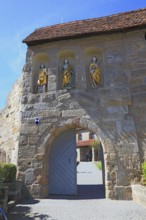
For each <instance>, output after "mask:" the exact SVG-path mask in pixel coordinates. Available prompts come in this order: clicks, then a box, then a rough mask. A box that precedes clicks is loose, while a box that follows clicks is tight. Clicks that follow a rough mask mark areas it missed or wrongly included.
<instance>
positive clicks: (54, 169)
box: [49, 129, 77, 195]
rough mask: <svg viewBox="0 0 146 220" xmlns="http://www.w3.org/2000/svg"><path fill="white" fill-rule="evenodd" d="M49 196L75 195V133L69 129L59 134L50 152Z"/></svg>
mask: <svg viewBox="0 0 146 220" xmlns="http://www.w3.org/2000/svg"><path fill="white" fill-rule="evenodd" d="M49 167H50V174H49V194H59V195H76V194H77V180H76V133H75V129H69V130H67V131H64V132H62V133H61V134H59V135H58V136H57V137H56V139H55V141H54V142H53V144H52V147H51V152H50V164H49Z"/></svg>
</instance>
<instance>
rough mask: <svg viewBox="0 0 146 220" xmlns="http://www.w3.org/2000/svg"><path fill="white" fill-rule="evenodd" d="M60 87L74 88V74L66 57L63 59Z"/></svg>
mask: <svg viewBox="0 0 146 220" xmlns="http://www.w3.org/2000/svg"><path fill="white" fill-rule="evenodd" d="M62 87H63V88H66V89H72V88H75V75H74V72H73V68H72V66H71V65H70V64H69V60H68V59H65V60H64V63H63V67H62Z"/></svg>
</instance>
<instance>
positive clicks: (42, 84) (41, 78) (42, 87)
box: [37, 64, 48, 92]
mask: <svg viewBox="0 0 146 220" xmlns="http://www.w3.org/2000/svg"><path fill="white" fill-rule="evenodd" d="M47 83H48V74H47V70H46V67H45V65H44V64H41V65H40V71H39V74H38V80H37V85H38V92H46V91H47Z"/></svg>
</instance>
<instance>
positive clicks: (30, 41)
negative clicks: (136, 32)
mask: <svg viewBox="0 0 146 220" xmlns="http://www.w3.org/2000/svg"><path fill="white" fill-rule="evenodd" d="M143 27H146V8H144V9H139V10H135V11H130V12H125V13H119V14H115V15H111V16H106V17H100V18H94V19H87V20H80V21H74V22H68V23H64V24H56V25H53V26H48V27H43V28H39V29H36V30H35V31H34V32H33V33H31V34H30V35H29V36H28V37H26V38H25V39H24V40H23V43H26V44H27V45H29V46H30V45H37V44H41V43H46V42H49V41H57V40H63V39H69V38H79V37H84V36H92V35H98V34H103V33H109V32H117V31H122V30H123V31H124V30H129V29H133V28H143Z"/></svg>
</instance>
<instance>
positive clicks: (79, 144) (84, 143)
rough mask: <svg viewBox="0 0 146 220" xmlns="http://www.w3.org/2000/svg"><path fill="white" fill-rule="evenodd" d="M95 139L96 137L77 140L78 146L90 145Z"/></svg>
mask: <svg viewBox="0 0 146 220" xmlns="http://www.w3.org/2000/svg"><path fill="white" fill-rule="evenodd" d="M94 141H95V140H94V139H89V140H86V141H77V142H76V146H77V147H85V146H90V145H91V144H92V143H93V142H94Z"/></svg>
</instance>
